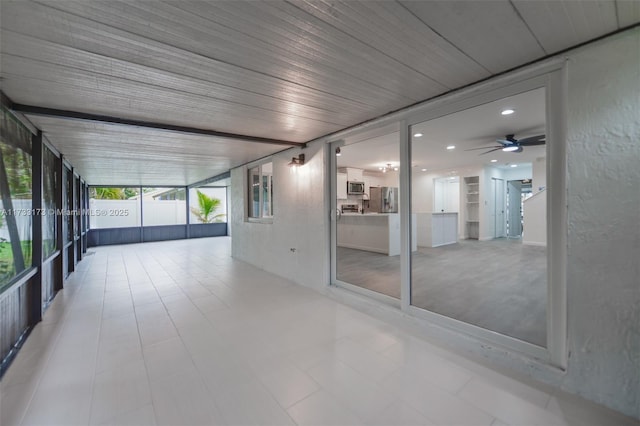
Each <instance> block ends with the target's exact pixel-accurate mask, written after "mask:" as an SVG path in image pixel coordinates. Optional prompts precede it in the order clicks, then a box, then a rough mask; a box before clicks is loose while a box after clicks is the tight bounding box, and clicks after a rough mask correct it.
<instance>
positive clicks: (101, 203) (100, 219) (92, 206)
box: [89, 186, 141, 229]
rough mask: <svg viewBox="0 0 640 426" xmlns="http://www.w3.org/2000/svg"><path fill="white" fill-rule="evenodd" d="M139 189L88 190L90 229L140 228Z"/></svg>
mask: <svg viewBox="0 0 640 426" xmlns="http://www.w3.org/2000/svg"><path fill="white" fill-rule="evenodd" d="M140 219H141V218H140V188H136V187H125V188H117V187H97V186H93V187H91V188H89V224H90V226H91V228H92V229H101V228H126V227H135V226H140V223H141V222H140Z"/></svg>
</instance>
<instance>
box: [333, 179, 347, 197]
mask: <svg viewBox="0 0 640 426" xmlns="http://www.w3.org/2000/svg"><path fill="white" fill-rule="evenodd" d="M336 185H337V188H336V189H337V191H336V192H337V198H338V200H346V199H347V174H346V173H338V179H337V183H336Z"/></svg>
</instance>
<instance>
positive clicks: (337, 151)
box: [336, 147, 342, 157]
mask: <svg viewBox="0 0 640 426" xmlns="http://www.w3.org/2000/svg"><path fill="white" fill-rule="evenodd" d="M341 155H342V153H341V152H340V147H337V148H336V157H340V156H341Z"/></svg>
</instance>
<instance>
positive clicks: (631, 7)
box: [616, 0, 640, 28]
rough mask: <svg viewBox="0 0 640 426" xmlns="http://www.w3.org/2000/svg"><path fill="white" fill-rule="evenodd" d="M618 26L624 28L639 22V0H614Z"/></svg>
mask: <svg viewBox="0 0 640 426" xmlns="http://www.w3.org/2000/svg"><path fill="white" fill-rule="evenodd" d="M616 10H617V17H618V26H619V27H620V28H625V27H628V26H630V25H634V24H637V23H638V22H640V1H638V0H616Z"/></svg>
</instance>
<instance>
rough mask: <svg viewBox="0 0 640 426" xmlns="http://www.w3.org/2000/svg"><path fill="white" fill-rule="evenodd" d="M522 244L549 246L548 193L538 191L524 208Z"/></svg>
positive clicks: (526, 201)
mask: <svg viewBox="0 0 640 426" xmlns="http://www.w3.org/2000/svg"><path fill="white" fill-rule="evenodd" d="M522 219H523V222H524V227H523V230H522V243H523V244H528V245H533V246H543V247H546V246H547V191H545V190H543V191H538V192H536V193H535V194H534V195H533V196H532V197H529V198H527V199H526V200H524V203H523V206H522Z"/></svg>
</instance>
